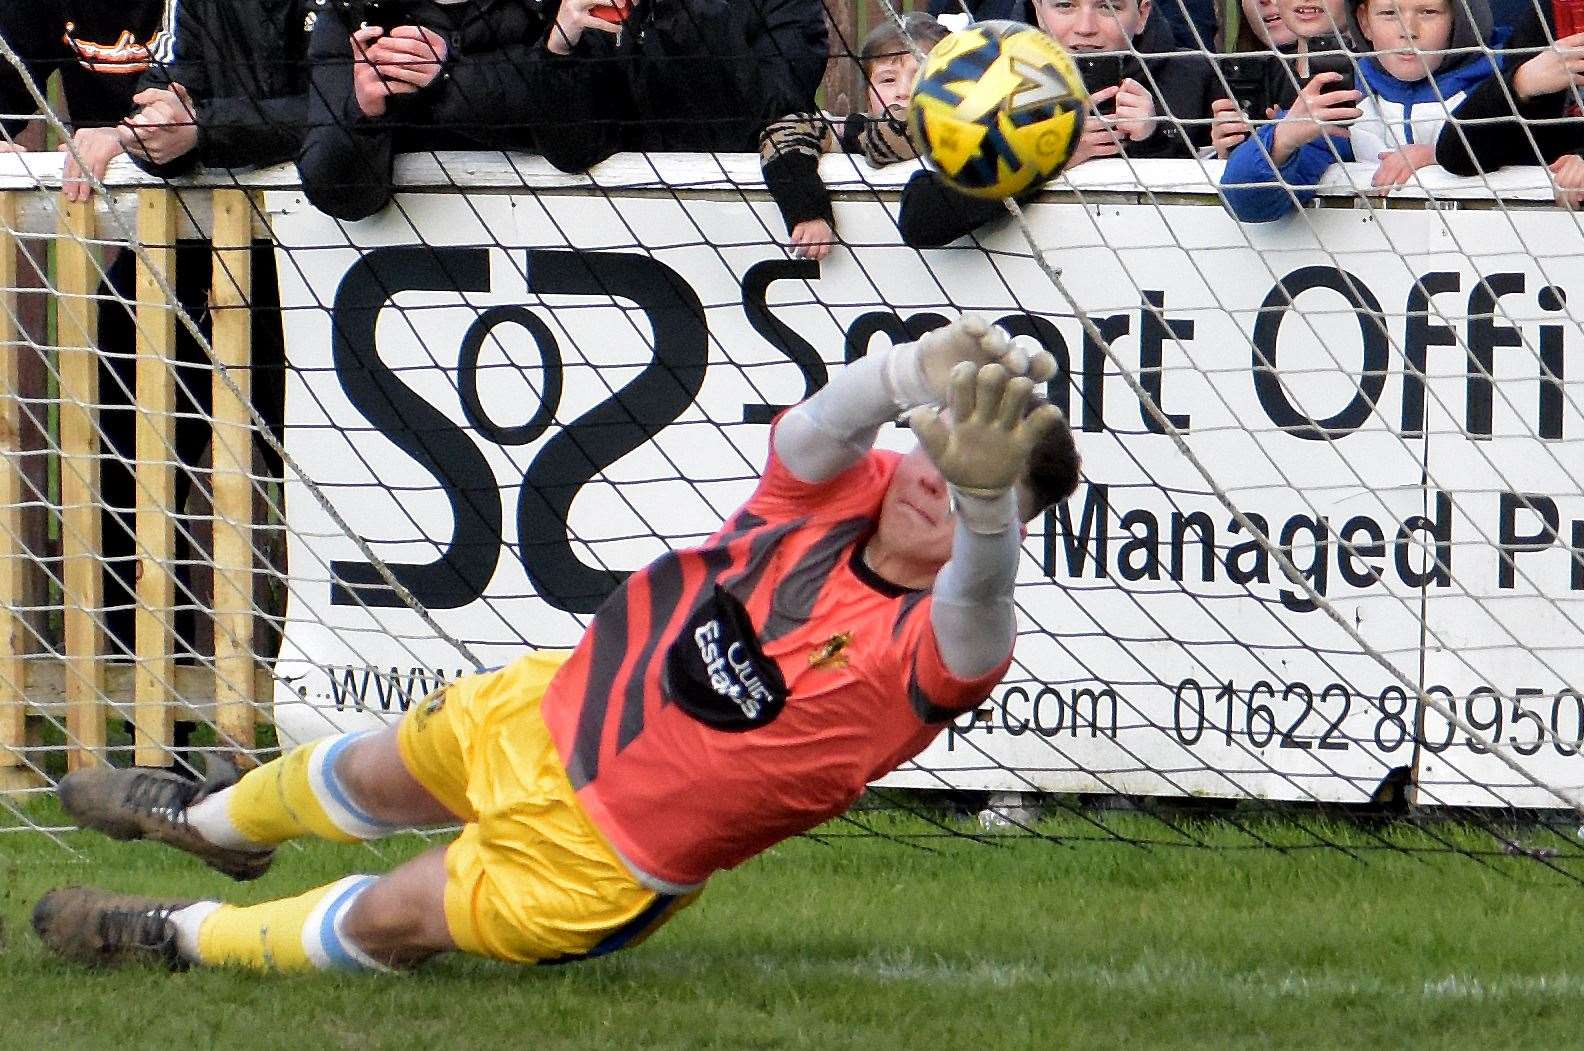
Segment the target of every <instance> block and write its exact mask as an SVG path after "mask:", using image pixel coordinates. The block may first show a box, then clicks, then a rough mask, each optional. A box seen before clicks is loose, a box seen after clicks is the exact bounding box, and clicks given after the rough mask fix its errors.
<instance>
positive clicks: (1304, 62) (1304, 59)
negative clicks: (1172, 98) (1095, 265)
mask: <svg viewBox="0 0 1584 1051" xmlns="http://www.w3.org/2000/svg"><path fill="white" fill-rule="evenodd" d="M1241 9H1242V14H1243V18H1242V20H1241V22H1240V24H1239V28H1238V31H1237V32H1236V33H1235V34H1231V35H1232V37H1233V39H1232V40H1231V41H1230V42H1224V43H1223V45H1222V50H1223V51H1224V52H1231V54H1229V55H1228V56H1227V57H1225V58H1222V59H1221V60H1219V61H1218V62H1217V66H1219V68H1220V74H1221V76H1222V77H1224V78H1225V79H1226V84H1227V90H1228V92H1229V93H1230V94H1229V97H1227V98H1221V99H1217V100H1215V101H1214V102H1212V103H1211V106H1210V112H1211V115H1212V124H1211V132H1210V144H1211V146H1213V147H1214V149H1215V154H1216V156H1217V157H1220V158H1222V159H1223V160H1225V159H1226V158H1227V157H1228V156H1229V155H1230V154H1231V152H1232V150H1233V149H1235V148H1236V147H1237V146H1238V144H1239V143H1241V142H1243V141H1244V140H1245V139H1247V138H1248V136H1249V134H1250V133H1251V132H1252V131H1253V125H1252V124H1251V123H1250V122H1251V121H1255V120H1266V119H1269V118H1271V117H1273V116H1275V115H1276V113H1277V112H1279V111H1280V110H1283V109H1289V108H1291V106H1292V104H1293V101H1294V100H1295V99H1296V98H1297V97H1298V89H1299V87H1300V85H1301V84H1302V83H1304V82H1305V81H1307V79H1308V78H1309V75H1310V69H1309V66H1310V63H1311V58H1310V56H1311V55H1317V54H1320V53H1325V54H1326V56H1327V58H1328V59H1330V60H1331V65H1332V66H1336V65H1338V64H1339V62H1340V61H1341V60H1343V52H1344V51H1346V49H1347V46H1346V43H1345V41H1344V35H1345V33H1346V28H1347V3H1346V0H1325V2H1324V4H1323V5H1321V4H1313V3H1307V2H1305V3H1300V2H1298V0H1242V3H1241ZM1226 35H1227V34H1225V33H1223V36H1226ZM1261 52H1263V53H1261ZM1346 64H1347V66H1348V69H1349V70H1350V71H1351V69H1352V63H1351V60H1347V61H1346Z"/></svg>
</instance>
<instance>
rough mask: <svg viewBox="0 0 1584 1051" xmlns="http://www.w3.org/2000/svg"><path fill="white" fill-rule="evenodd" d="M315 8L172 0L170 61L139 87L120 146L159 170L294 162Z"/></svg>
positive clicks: (284, 1)
mask: <svg viewBox="0 0 1584 1051" xmlns="http://www.w3.org/2000/svg"><path fill="white" fill-rule="evenodd" d="M318 10H319V5H318V4H317V3H315V0H281V2H269V0H171V11H172V14H171V19H170V21H171V29H172V39H173V46H172V48H171V53H170V57H169V61H167V62H163V63H156V64H155V65H154V66H152V67H151V68H150V69H149V71H148V72H147V73H146V74H144V76H143V79H142V81H141V82H140V84H139V85H138V86H139V88H140V89H141V90H140V91H139V92H138V94H137V95H136V97H135V98H134V99H133V101H134V102H135V103H136V104H137V105H138V106H139V107H140V108H139V110H138V112H137V113H136V114H135V115H133V116H132V117H130V118H128V119H127V121H126V122H125V123H124V124H123V125H122V127H121V145H122V148H123V149H125V150H126V152H127V153H128V154H129V155H130V156H131V157H132V159H133V160H134V161H135V162H137V164H138V165H139V166H140V167H142V168H143V169H145V170H146V171H148V172H150V173H152V174H154V175H161V176H171V175H178V174H182V173H184V172H186V171H188V170H190V169H191V168H193V167H194V166H196V165H198V164H203V165H204V166H205V167H209V168H242V167H249V166H263V165H268V164H279V163H281V162H283V161H291V160H295V159H296V158H297V153H298V150H299V149H301V147H302V137H303V131H304V125H305V123H306V121H307V114H308V65H307V57H308V27H309V25H310V24H311V23H312V21H313V19H315V18H316V17H317V12H318Z"/></svg>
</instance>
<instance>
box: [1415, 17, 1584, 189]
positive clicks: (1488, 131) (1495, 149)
mask: <svg viewBox="0 0 1584 1051" xmlns="http://www.w3.org/2000/svg"><path fill="white" fill-rule="evenodd" d="M1580 6H1581V5H1579V4H1577V3H1576V2H1575V0H1556V2H1555V3H1553V2H1552V0H1540V3H1538V4H1536V5H1535V6H1534V7H1533V8H1532V9H1531V10H1530V12H1529V14H1528V16H1527V17H1526V18H1524V19H1523V20H1522V21H1520V22H1519V24H1518V25H1517V26H1516V27H1514V29H1513V33H1512V37H1511V39H1509V40H1508V41H1507V46H1506V50H1507V54H1508V55H1509V56H1511V57H1510V58H1509V60H1508V63H1507V67H1506V69H1505V71H1504V72H1503V73H1502V75H1501V76H1499V77H1493V78H1492V79H1490V80H1489V81H1487V82H1485V83H1484V84H1482V85H1480V86H1479V87H1478V88H1476V89H1475V90H1474V91H1472V92H1470V93H1469V97H1468V98H1467V100H1465V101H1464V103H1463V105H1461V106H1459V107H1458V108H1457V110H1456V111H1455V112H1454V113H1453V114H1452V120H1451V121H1449V122H1448V123H1447V125H1446V127H1444V128H1443V129H1442V131H1441V137H1440V138H1439V139H1437V140H1436V162H1437V163H1438V164H1440V165H1441V166H1442V167H1443V168H1445V169H1446V170H1447V171H1449V172H1451V173H1452V174H1454V175H1483V174H1485V173H1486V172H1491V171H1495V170H1496V169H1498V168H1502V167H1505V166H1507V165H1510V164H1539V165H1545V166H1546V167H1547V168H1549V169H1550V171H1551V179H1552V183H1553V185H1554V186H1555V190H1556V202H1557V204H1559V205H1561V206H1562V207H1564V208H1577V207H1579V206H1580V202H1581V200H1584V156H1581V154H1584V119H1580V118H1581V116H1584V107H1581V105H1580V94H1579V93H1580V90H1581V89H1584V11H1581V10H1580Z"/></svg>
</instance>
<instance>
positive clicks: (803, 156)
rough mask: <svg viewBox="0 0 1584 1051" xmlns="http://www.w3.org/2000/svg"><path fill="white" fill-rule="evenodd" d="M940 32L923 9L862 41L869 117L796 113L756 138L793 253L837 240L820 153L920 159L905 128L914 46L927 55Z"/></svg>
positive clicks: (880, 161) (810, 255)
mask: <svg viewBox="0 0 1584 1051" xmlns="http://www.w3.org/2000/svg"><path fill="white" fill-rule="evenodd" d="M945 35H946V29H945V27H944V26H942V25H941V24H940V23H939V22H936V21H935V20H934V19H932V18H930V17H929V16H928V15H926V14H923V13H921V12H916V11H915V12H913V13H911V14H908V15H906V16H904V18H903V19H902V26H901V28H900V29H899V28H898V27H897V25H896V23H895V22H893V21H891V20H890V19H889V18H888V19H885V20H884V21H882V22H881V23H880V25H878V26H876V27H875V28H874V29H873V30H872V31H871V32H870V33H869V35H868V37H866V38H865V39H864V42H863V46H862V48H861V50H860V52H859V56H858V60H859V65H860V66H861V67H862V69H863V74H864V81H865V82H866V83H867V84H868V85H869V112H868V114H867V115H865V114H858V113H854V114H852V115H851V116H848V117H846V118H843V117H839V116H837V115H835V114H832V113H794V114H791V115H789V116H787V117H783V118H782V119H780V120H778V121H774V122H772V123H771V124H770V125H769V126H767V127H766V128H765V131H764V134H763V135H761V136H760V139H759V157H760V161H761V163H762V165H763V167H764V177H765V185H766V186H767V187H769V189H770V194H771V196H772V197H774V198H775V202H776V207H778V208H779V209H780V210H781V217H782V218H783V219H784V220H786V224H787V231H788V234H789V235H790V243H791V246H792V253H793V254H794V255H797V256H801V257H803V258H805V259H815V260H818V259H824V258H825V256H826V255H827V254H829V252H830V250H831V246H832V245H833V244H834V243H835V241H836V232H835V224H836V219H835V214H834V212H833V211H832V209H831V200H830V194H829V193H828V192H827V191H826V189H825V184H824V183H823V182H821V181H820V176H819V159H820V156H821V155H822V154H825V153H831V152H834V151H836V150H841V151H843V152H845V153H861V154H863V155H864V157H865V158H866V159H867V160H868V161H869V163H870V164H871V165H873V166H875V167H877V168H878V167H880V166H882V165H886V164H894V163H896V162H898V161H907V160H912V159H914V158H915V157H917V156H918V151H917V150H916V149H915V148H914V146H913V143H912V141H911V140H910V139H909V138H908V131H907V109H908V100H909V98H910V96H911V95H912V92H913V81H914V79H915V77H916V75H917V73H918V60H917V59H916V58H915V57H914V54H913V51H912V47H917V48H918V49H919V50H920V51H925V52H927V51H929V49H930V48H932V47H934V46H935V44H937V43H938V42H939V41H940V40H941V38H943V37H944V36H945ZM910 43H911V45H912V46H911V47H910Z"/></svg>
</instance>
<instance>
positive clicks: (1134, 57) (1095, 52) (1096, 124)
mask: <svg viewBox="0 0 1584 1051" xmlns="http://www.w3.org/2000/svg"><path fill="white" fill-rule="evenodd" d="M1023 10H1024V13H1025V14H1026V15H1027V16H1028V17H1029V18H1030V19H1031V20H1032V21H1033V22H1034V23H1035V24H1036V25H1038V26H1039V28H1040V29H1042V30H1044V31H1045V32H1046V33H1048V34H1049V35H1050V36H1052V37H1054V38H1055V39H1056V40H1057V42H1059V43H1060V44H1061V45H1062V46H1063V47H1065V48H1066V49H1067V50H1068V51H1069V52H1071V53H1072V55H1073V58H1074V61H1075V62H1076V63H1077V65H1078V68H1079V71H1080V73H1082V75H1083V78H1084V85H1085V87H1087V88H1088V89H1089V100H1090V104H1091V107H1092V109H1093V112H1094V115H1095V116H1097V117H1098V118H1099V119H1090V120H1086V121H1085V122H1084V129H1083V133H1082V134H1081V135H1080V137H1079V140H1078V144H1077V146H1076V148H1075V149H1074V152H1073V156H1072V159H1071V160H1070V161H1069V162H1068V164H1067V168H1068V169H1069V170H1070V169H1072V168H1075V167H1077V166H1078V165H1080V164H1084V163H1086V162H1088V161H1091V160H1098V159H1101V158H1106V157H1126V158H1129V159H1148V158H1160V157H1192V156H1193V155H1194V153H1195V152H1196V151H1197V150H1198V149H1199V148H1200V147H1202V146H1204V145H1206V144H1207V143H1208V142H1209V136H1210V104H1211V102H1212V101H1213V100H1214V99H1216V98H1219V97H1220V82H1219V80H1218V79H1217V78H1216V76H1215V70H1214V69H1213V68H1212V67H1211V65H1210V62H1209V60H1208V59H1207V58H1206V56H1205V55H1203V54H1202V53H1200V52H1197V51H1183V50H1179V49H1178V48H1177V46H1176V44H1175V42H1174V40H1173V38H1172V33H1171V27H1170V26H1169V25H1168V24H1167V22H1166V20H1165V19H1164V18H1163V17H1161V16H1160V15H1159V14H1158V13H1156V12H1155V11H1154V10H1153V4H1152V0H1030V2H1029V3H1028V4H1027V5H1026V6H1025V7H1024V9H1023ZM1039 191H1040V187H1038V186H1036V187H1033V188H1032V189H1030V190H1029V191H1027V192H1026V193H1025V194H1024V196H1025V197H1032V196H1033V195H1034V194H1037V193H1038V192H1039ZM1006 214H1007V212H1006V207H1005V205H1003V204H1002V203H1001V202H1000V201H986V200H981V199H979V198H975V197H969V196H968V195H966V194H962V193H958V192H957V191H955V190H953V189H951V188H950V187H949V186H947V185H946V184H945V183H943V182H942V181H941V180H940V178H939V177H937V176H935V175H933V174H932V173H930V172H927V171H921V172H919V173H918V174H917V175H915V176H913V178H912V179H910V180H909V181H908V184H907V186H906V187H904V188H903V191H902V207H901V211H900V212H899V214H898V216H897V227H898V229H899V230H900V231H901V233H902V240H903V242H904V243H906V244H908V245H910V246H912V247H914V248H935V247H939V246H941V245H945V244H949V243H951V242H952V241H955V240H957V239H958V238H959V237H963V236H965V235H967V234H969V233H971V232H973V231H974V230H976V229H978V228H979V227H980V226H983V225H984V224H986V223H989V222H993V221H997V220H999V219H1001V218H1003V217H1005V216H1006Z"/></svg>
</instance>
